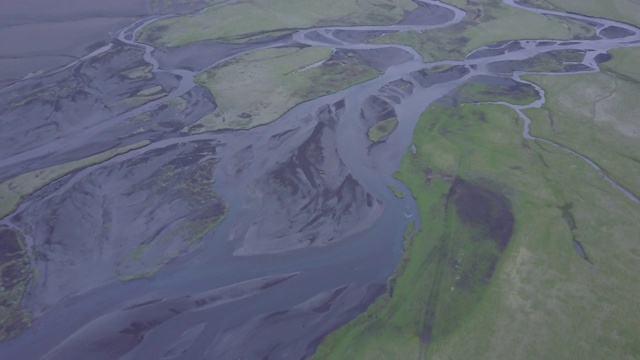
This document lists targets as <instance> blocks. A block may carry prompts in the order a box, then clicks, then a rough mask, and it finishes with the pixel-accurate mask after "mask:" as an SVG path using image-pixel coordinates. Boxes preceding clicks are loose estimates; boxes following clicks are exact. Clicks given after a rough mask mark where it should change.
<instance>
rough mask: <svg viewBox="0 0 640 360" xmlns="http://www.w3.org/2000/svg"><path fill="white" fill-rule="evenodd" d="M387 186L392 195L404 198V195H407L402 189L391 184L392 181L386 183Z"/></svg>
mask: <svg viewBox="0 0 640 360" xmlns="http://www.w3.org/2000/svg"><path fill="white" fill-rule="evenodd" d="M387 187H388V188H389V190H391V192H392V193H393V195H394V196H395V197H397V198H398V199H404V198H405V197H407V195H406V194H405V193H403V192H402V191H400V190H399V189H398V188H397V187H396V186H395V185H393V184H392V183H388V184H387Z"/></svg>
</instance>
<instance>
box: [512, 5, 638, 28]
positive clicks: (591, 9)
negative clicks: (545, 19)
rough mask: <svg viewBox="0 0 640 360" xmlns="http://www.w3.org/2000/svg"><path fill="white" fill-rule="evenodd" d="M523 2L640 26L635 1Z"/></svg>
mask: <svg viewBox="0 0 640 360" xmlns="http://www.w3.org/2000/svg"><path fill="white" fill-rule="evenodd" d="M524 2H525V3H528V4H531V5H533V6H536V7H540V8H547V9H553V10H560V11H565V12H566V11H569V12H574V13H578V14H583V15H589V16H595V17H604V18H607V19H612V20H619V21H624V22H627V23H630V24H633V25H636V26H640V15H639V14H640V2H638V1H637V0H612V1H599V0H580V1H574V0H525V1H524Z"/></svg>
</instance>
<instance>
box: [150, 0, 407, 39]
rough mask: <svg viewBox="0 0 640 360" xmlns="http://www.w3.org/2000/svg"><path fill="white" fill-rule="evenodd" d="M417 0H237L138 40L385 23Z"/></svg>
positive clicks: (153, 28) (165, 23)
mask: <svg viewBox="0 0 640 360" xmlns="http://www.w3.org/2000/svg"><path fill="white" fill-rule="evenodd" d="M415 7H416V4H415V3H413V2H412V1H410V0H271V1H267V2H253V1H237V2H235V3H233V4H229V5H227V6H224V7H221V8H216V9H210V10H208V11H205V12H204V13H202V14H198V15H192V16H182V17H174V18H171V19H166V20H161V21H157V22H155V23H153V24H151V25H150V26H148V27H146V28H144V29H143V31H141V32H140V34H139V41H142V42H145V43H149V44H154V45H161V46H183V45H186V44H189V43H193V42H196V41H202V40H212V39H216V40H223V41H234V40H237V39H238V38H244V39H250V38H251V37H252V36H255V35H258V34H260V33H263V32H269V31H274V30H275V31H282V30H285V29H288V30H290V31H293V30H297V29H300V28H309V27H313V26H327V25H383V24H392V23H395V22H398V21H400V20H402V18H403V16H404V13H405V11H407V10H412V9H414V8H415Z"/></svg>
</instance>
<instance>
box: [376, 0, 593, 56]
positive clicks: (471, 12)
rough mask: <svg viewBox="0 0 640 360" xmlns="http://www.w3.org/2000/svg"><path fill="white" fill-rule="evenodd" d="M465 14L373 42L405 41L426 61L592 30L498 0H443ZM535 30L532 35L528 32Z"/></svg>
mask: <svg viewBox="0 0 640 360" xmlns="http://www.w3.org/2000/svg"><path fill="white" fill-rule="evenodd" d="M445 2H446V3H449V4H451V5H454V6H456V7H458V8H460V9H462V10H464V11H465V12H466V13H467V14H466V16H465V17H464V19H463V20H462V21H461V22H460V23H458V24H455V25H452V26H448V27H446V28H442V29H435V30H429V31H426V32H419V31H407V32H399V33H395V34H387V35H385V36H383V37H380V38H377V39H374V40H373V42H375V43H383V44H387V43H393V44H403V45H409V46H412V47H413V48H415V49H416V50H417V51H418V52H420V53H421V54H422V56H423V57H424V59H425V60H426V61H438V60H445V59H464V57H465V56H467V54H469V53H470V52H471V50H473V49H477V48H479V47H482V46H485V45H489V44H492V43H496V42H501V41H508V40H519V39H531V38H532V37H534V38H536V39H558V40H566V39H578V38H588V37H591V36H593V35H594V34H595V32H594V31H593V29H592V28H591V27H589V26H587V25H585V24H583V23H580V22H577V21H573V20H570V19H561V18H555V17H546V16H542V15H539V14H536V13H534V12H532V11H527V10H523V9H518V8H515V7H513V6H509V5H506V4H504V3H503V2H502V1H501V0H482V1H466V0H446V1H445ZM532 34H535V36H532Z"/></svg>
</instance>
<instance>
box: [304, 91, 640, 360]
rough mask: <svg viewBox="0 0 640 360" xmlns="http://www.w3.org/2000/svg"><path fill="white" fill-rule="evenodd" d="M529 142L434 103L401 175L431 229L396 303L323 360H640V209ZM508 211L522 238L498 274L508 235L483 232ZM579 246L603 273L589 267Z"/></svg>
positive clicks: (506, 119) (410, 257) (499, 115)
mask: <svg viewBox="0 0 640 360" xmlns="http://www.w3.org/2000/svg"><path fill="white" fill-rule="evenodd" d="M480 118H484V119H485V120H484V121H482V120H480ZM521 132H522V121H521V119H519V117H518V115H517V114H516V113H515V112H514V111H513V110H511V109H509V108H508V107H505V106H500V105H489V104H483V105H470V104H466V105H464V106H461V105H460V106H457V107H451V106H449V105H445V104H444V103H434V104H432V105H431V106H430V107H429V108H428V109H427V110H426V111H425V112H424V113H423V115H422V117H421V119H420V121H419V122H418V124H417V128H416V131H415V132H414V139H413V143H414V144H415V145H416V152H415V154H414V153H412V152H408V153H407V154H406V155H405V157H404V158H403V160H402V166H401V168H400V171H399V172H398V174H397V176H398V177H399V178H400V179H401V180H402V181H403V182H405V184H407V186H408V187H409V188H410V189H411V191H412V193H413V195H414V196H415V197H416V199H417V203H418V206H419V209H420V221H421V224H422V227H421V229H420V230H419V232H418V233H417V234H416V236H415V237H414V238H413V239H412V240H410V241H408V242H407V243H406V251H405V254H404V257H403V260H402V261H401V263H400V264H399V265H398V268H397V270H396V274H394V276H393V277H392V279H391V281H390V291H389V292H388V293H387V294H385V295H383V296H381V297H380V298H379V299H378V300H377V301H376V302H375V303H374V304H373V305H371V306H370V307H369V309H368V310H367V311H366V312H365V313H363V314H362V315H361V316H359V317H358V318H356V319H355V320H354V321H352V322H350V323H349V324H347V325H345V326H344V327H342V328H341V329H339V330H337V331H336V332H334V333H332V334H330V335H329V336H328V337H327V338H326V339H325V341H324V343H323V344H322V345H321V346H320V347H319V349H318V351H317V354H316V355H315V357H314V358H315V359H367V360H369V359H416V358H417V359H424V358H433V359H449V358H452V359H460V358H468V356H469V354H473V357H474V358H477V359H499V358H554V359H571V358H576V357H589V358H625V357H627V358H634V357H637V356H638V355H639V354H640V343H639V342H638V340H637V337H636V336H635V329H636V326H637V323H638V322H639V321H640V314H638V313H637V312H635V311H634V310H633V309H634V308H635V306H636V305H635V304H636V303H637V299H636V296H635V294H636V293H638V291H640V285H638V282H637V281H635V277H636V274H637V273H638V271H640V244H638V243H637V241H635V240H636V239H637V236H635V235H636V234H637V225H636V222H635V221H634V220H633V219H637V218H638V216H640V208H638V207H637V206H636V205H635V204H634V203H632V202H631V201H629V200H628V199H627V198H626V197H624V195H622V194H620V193H619V192H617V191H616V190H615V189H612V188H611V186H610V185H609V184H608V183H607V182H606V181H604V180H603V179H602V178H601V177H600V175H599V174H598V173H597V172H596V171H595V170H594V169H593V168H591V167H590V166H588V165H587V164H585V163H584V162H583V161H582V160H580V159H578V158H577V157H575V156H573V155H570V154H567V153H566V152H564V151H562V150H560V149H558V148H556V147H553V146H550V145H545V144H541V143H538V142H535V141H525V140H523V139H522V137H521ZM460 179H464V183H460V181H462V180H460ZM460 184H465V185H463V189H464V187H465V186H469V187H470V188H469V189H470V192H467V191H469V190H468V189H464V190H460ZM456 187H457V188H458V190H455V188H456ZM452 188H454V190H452ZM465 192H467V195H464V194H465ZM469 194H471V195H469ZM456 196H461V198H456ZM476 197H477V198H476ZM489 199H492V200H489ZM507 202H508V203H510V204H511V213H512V214H513V216H514V219H515V224H514V228H513V236H511V241H510V243H509V246H508V247H507V248H506V249H505V252H504V254H503V255H502V257H501V258H500V260H499V261H498V262H497V263H495V268H494V265H492V264H494V261H495V260H497V256H498V254H499V252H500V249H501V248H502V246H503V245H501V243H500V242H499V241H498V242H488V241H482V240H480V241H478V240H477V239H479V238H483V239H484V238H485V237H484V236H483V235H485V234H491V233H494V234H497V235H496V236H494V238H498V239H500V238H503V239H504V238H506V236H500V235H498V234H507V233H508V232H507V231H506V230H507V229H508V228H507V227H503V228H501V227H500V226H498V227H497V228H495V229H494V231H491V230H487V227H483V226H480V227H477V226H475V224H477V223H478V222H483V220H485V219H489V218H494V219H500V218H501V217H502V216H501V215H498V214H500V213H504V214H506V212H503V211H499V210H490V211H489V210H483V209H481V207H483V206H487V205H486V204H487V203H495V204H499V203H503V204H504V203H507ZM569 203H571V204H572V207H571V214H572V217H573V219H574V221H575V222H576V223H578V224H580V226H579V227H578V228H577V229H576V230H575V232H574V233H573V234H572V232H571V230H570V229H569V227H568V226H567V222H566V219H565V218H566V216H564V218H563V215H564V210H562V207H563V206H564V205H565V204H569ZM490 207H491V208H494V209H499V208H501V207H500V206H497V205H492V206H490ZM502 208H503V209H504V207H502ZM506 223H508V222H505V221H497V222H496V224H506ZM574 235H576V236H579V237H580V243H581V244H582V245H583V246H584V249H586V250H587V251H588V253H589V259H590V260H591V261H592V262H593V263H594V264H596V267H594V266H593V265H591V264H590V263H588V262H586V261H584V260H583V259H582V258H581V257H580V256H579V255H578V254H576V250H574V245H573V243H572V241H571V240H572V238H573V236H574ZM604 238H606V239H608V240H609V241H606V242H603V241H602V239H604ZM489 245H491V246H489ZM492 268H494V269H495V271H494V275H493V277H492V278H491V280H490V281H489V280H488V278H487V276H486V274H487V271H488V269H492ZM463 279H466V281H469V282H470V285H467V286H465V283H464V281H463ZM452 288H453V290H452ZM602 309H608V310H607V311H606V314H604V313H602ZM540 329H544V331H540ZM495 339H498V341H494V340H495ZM542 344H544V346H543V345H542Z"/></svg>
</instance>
